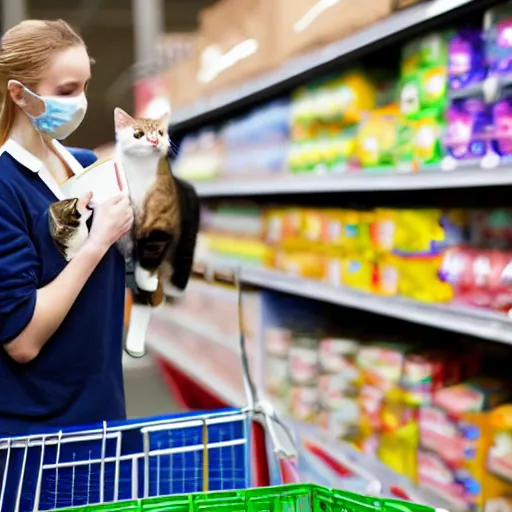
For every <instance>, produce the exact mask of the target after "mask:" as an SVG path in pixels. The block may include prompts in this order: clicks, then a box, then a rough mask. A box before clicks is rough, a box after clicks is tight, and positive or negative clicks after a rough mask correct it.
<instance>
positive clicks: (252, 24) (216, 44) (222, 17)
mask: <svg viewBox="0 0 512 512" xmlns="http://www.w3.org/2000/svg"><path fill="white" fill-rule="evenodd" d="M272 6H273V4H272V3H271V2H269V1H268V0H222V1H221V2H219V3H218V4H215V5H214V6H212V7H210V8H208V9H205V10H204V11H203V12H202V14H201V15H200V21H201V36H200V41H199V45H198V46H199V53H200V73H199V75H200V79H201V80H202V83H203V86H204V88H205V90H207V91H208V92H210V91H215V90H218V89H220V88H224V87H228V86H233V85H235V84H237V83H240V82H242V81H244V80H248V79H249V78H250V77H252V76H254V75H257V74H259V73H261V72H263V71H265V70H267V69H269V68H271V67H272V66H273V65H274V64H275V63H276V60H275V59H274V56H275V52H274V51H273V49H274V45H273V38H274V26H275V24H274V16H273V12H272V11H273V8H272Z"/></svg>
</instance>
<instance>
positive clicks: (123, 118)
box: [114, 107, 135, 131]
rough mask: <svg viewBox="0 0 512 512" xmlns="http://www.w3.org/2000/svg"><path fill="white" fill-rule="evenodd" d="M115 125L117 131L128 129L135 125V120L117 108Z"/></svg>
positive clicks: (115, 110)
mask: <svg viewBox="0 0 512 512" xmlns="http://www.w3.org/2000/svg"><path fill="white" fill-rule="evenodd" d="M114 124H115V127H116V131H117V130H122V129H123V128H128V127H129V126H133V125H134V124H135V119H133V117H132V116H130V115H129V114H127V113H126V112H125V111H124V110H123V109H122V108H119V107H116V108H115V109H114Z"/></svg>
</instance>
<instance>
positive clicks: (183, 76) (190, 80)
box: [163, 51, 203, 109]
mask: <svg viewBox="0 0 512 512" xmlns="http://www.w3.org/2000/svg"><path fill="white" fill-rule="evenodd" d="M198 70H199V55H198V52H197V51H196V52H193V53H192V55H190V56H188V57H187V58H186V59H184V60H182V61H181V62H179V63H178V64H176V65H175V66H173V67H172V68H170V69H169V70H167V71H166V72H165V73H164V77H163V79H164V81H165V88H166V90H167V94H168V98H169V101H170V103H171V108H173V109H174V108H180V107H184V106H187V105H190V104H191V103H193V102H194V101H195V100H197V99H198V98H199V97H201V96H202V95H203V88H202V86H201V84H200V82H199V81H198V79H197V73H198Z"/></svg>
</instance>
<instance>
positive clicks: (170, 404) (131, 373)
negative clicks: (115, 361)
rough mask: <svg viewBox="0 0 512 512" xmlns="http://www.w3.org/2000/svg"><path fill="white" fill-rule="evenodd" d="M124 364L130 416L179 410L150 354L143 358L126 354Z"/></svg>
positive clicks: (139, 416)
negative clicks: (135, 357) (134, 357)
mask: <svg viewBox="0 0 512 512" xmlns="http://www.w3.org/2000/svg"><path fill="white" fill-rule="evenodd" d="M123 364H124V380H125V389H126V407H127V410H128V416H129V417H130V418H141V417H144V416H155V415H160V414H167V413H171V412H177V410H178V409H177V405H176V404H175V403H174V401H173V400H172V398H171V397H170V395H169V392H168V390H167V388H166V386H165V384H164V382H163V380H162V378H161V376H160V373H159V370H158V368H157V367H156V366H155V365H154V363H153V361H152V358H151V356H150V355H146V356H145V357H143V358H141V359H132V358H130V357H129V356H127V355H125V356H124V359H123Z"/></svg>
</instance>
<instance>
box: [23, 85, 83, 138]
mask: <svg viewBox="0 0 512 512" xmlns="http://www.w3.org/2000/svg"><path fill="white" fill-rule="evenodd" d="M23 88H24V90H25V92H26V93H28V94H29V95H30V96H32V97H33V98H36V99H37V100H39V101H41V102H42V103H43V104H44V112H43V113H42V114H40V115H38V116H31V115H30V114H28V113H27V115H28V116H29V117H30V119H32V122H33V123H34V126H35V128H36V129H37V130H38V131H39V132H43V133H45V134H47V135H49V136H50V137H52V138H53V139H57V140H62V139H65V138H67V137H69V135H71V134H72V133H73V132H74V131H75V130H76V129H77V128H78V127H79V126H80V123H81V122H82V121H83V119H84V117H85V113H86V112H87V98H86V97H85V94H84V93H82V94H80V95H79V96H39V95H37V94H36V93H34V92H32V91H31V90H30V89H28V88H27V87H25V86H23Z"/></svg>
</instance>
